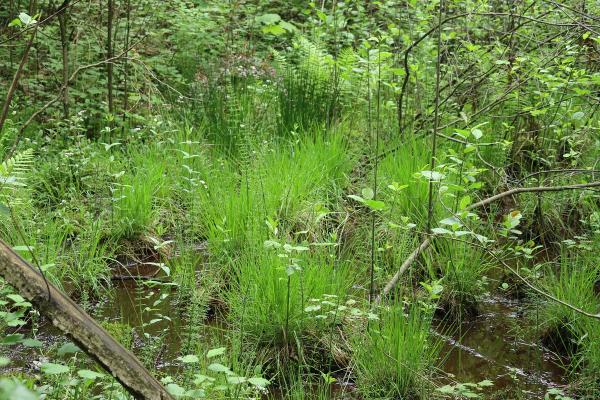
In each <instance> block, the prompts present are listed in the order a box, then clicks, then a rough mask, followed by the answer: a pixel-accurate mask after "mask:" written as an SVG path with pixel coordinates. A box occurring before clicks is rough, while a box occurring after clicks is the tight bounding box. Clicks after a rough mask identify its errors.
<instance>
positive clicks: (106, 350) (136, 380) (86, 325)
mask: <svg viewBox="0 0 600 400" xmlns="http://www.w3.org/2000/svg"><path fill="white" fill-rule="evenodd" d="M0 276H2V277H3V278H4V279H5V280H6V282H7V283H8V284H10V285H11V286H13V287H14V288H15V289H16V290H18V292H19V293H20V294H21V295H22V296H23V297H24V298H26V299H27V300H29V301H30V302H31V303H32V304H33V305H34V306H35V307H36V308H37V309H38V310H39V311H40V313H42V314H43V315H45V316H47V317H48V318H49V319H50V320H51V321H52V323H53V324H54V326H56V327H57V328H59V329H60V330H61V331H62V332H64V333H65V334H66V335H67V336H69V337H71V338H72V339H73V340H74V341H75V342H76V343H77V344H78V345H79V346H80V347H81V348H82V349H83V350H84V351H85V352H86V353H87V354H88V355H89V356H90V357H92V358H93V359H95V360H96V361H97V362H98V363H99V364H100V365H101V366H102V367H103V368H104V369H105V370H106V371H108V372H109V373H110V374H111V375H112V376H114V377H115V378H116V379H117V380H118V381H119V382H120V383H121V384H122V385H123V387H124V388H125V389H126V390H127V391H128V392H129V393H131V395H132V396H133V397H134V398H136V399H143V400H166V399H171V400H172V399H173V398H172V397H171V395H170V394H169V393H168V392H167V391H166V390H165V388H164V387H163V386H162V385H161V384H160V383H159V381H158V380H156V378H154V377H153V376H152V375H151V374H150V372H148V370H147V369H146V368H145V367H144V366H143V365H142V363H141V362H140V361H139V360H138V359H137V358H136V357H135V355H133V353H131V352H130V351H129V350H127V349H125V348H124V347H123V346H122V345H121V344H120V343H119V342H117V341H116V340H115V339H113V338H112V337H111V336H110V335H109V334H108V333H107V332H106V331H105V330H104V329H103V328H102V327H101V326H100V325H98V323H97V322H96V321H94V319H93V318H91V317H90V316H89V315H88V314H87V313H86V312H85V311H84V310H83V309H81V308H80V307H79V306H78V305H77V304H76V303H75V302H74V301H73V300H71V299H70V298H69V297H67V296H66V295H64V294H63V293H62V292H61V291H59V290H58V289H57V288H56V287H55V286H54V285H52V284H47V282H46V281H45V280H44V277H43V276H42V275H41V274H40V273H39V272H38V271H37V270H36V269H35V268H34V267H33V266H32V265H31V264H29V263H28V262H27V261H25V260H23V259H22V258H21V257H20V256H19V255H18V254H17V253H15V252H14V251H13V250H12V248H11V247H10V246H8V245H7V244H6V243H4V242H3V241H1V240H0Z"/></svg>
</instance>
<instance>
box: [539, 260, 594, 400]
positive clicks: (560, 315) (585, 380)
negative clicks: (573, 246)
mask: <svg viewBox="0 0 600 400" xmlns="http://www.w3.org/2000/svg"><path fill="white" fill-rule="evenodd" d="M598 261H599V258H598V256H597V255H596V254H594V253H593V252H588V253H587V254H585V253H584V254H570V252H569V251H568V250H563V253H562V254H561V259H560V265H559V266H558V269H549V271H546V272H547V277H546V278H545V281H544V287H545V290H546V291H547V292H548V293H550V294H552V295H553V296H555V297H556V298H558V299H559V300H561V301H563V302H566V303H568V304H572V305H573V306H575V307H578V308H580V309H582V310H584V311H587V312H589V313H597V312H598V310H600V299H599V298H598V294H597V293H596V286H597V283H598V277H599V275H600V267H598ZM541 320H542V321H544V322H543V324H542V325H541V327H542V329H543V331H544V336H545V342H546V343H547V344H549V345H551V346H552V347H554V348H555V349H558V350H559V351H561V352H563V353H566V355H568V356H569V357H571V364H570V367H569V370H570V372H571V374H573V376H574V377H575V380H576V381H579V385H577V387H578V389H579V391H581V392H582V393H585V394H586V395H587V394H596V395H597V394H598V393H600V386H599V385H598V380H597V377H598V376H599V375H598V374H599V373H600V346H599V342H598V339H599V338H600V324H598V321H597V320H591V319H589V318H587V317H585V316H583V315H581V314H579V313H577V312H576V311H574V310H572V309H570V308H568V307H566V306H564V305H561V304H559V303H556V302H552V301H547V300H546V301H544V306H543V311H542V315H541Z"/></svg>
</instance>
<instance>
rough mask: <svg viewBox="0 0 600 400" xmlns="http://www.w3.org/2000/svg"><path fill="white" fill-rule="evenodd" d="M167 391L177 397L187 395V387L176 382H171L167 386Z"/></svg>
mask: <svg viewBox="0 0 600 400" xmlns="http://www.w3.org/2000/svg"><path fill="white" fill-rule="evenodd" d="M166 389H167V392H169V393H171V394H172V395H173V396H175V397H180V396H184V395H185V389H184V388H182V387H181V386H179V385H178V384H176V383H169V384H168V385H167V387H166Z"/></svg>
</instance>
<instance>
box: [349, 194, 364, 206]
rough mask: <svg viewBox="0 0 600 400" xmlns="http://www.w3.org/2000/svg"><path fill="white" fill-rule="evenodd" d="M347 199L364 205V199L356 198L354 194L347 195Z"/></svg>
mask: <svg viewBox="0 0 600 400" xmlns="http://www.w3.org/2000/svg"><path fill="white" fill-rule="evenodd" d="M348 197H350V198H351V199H352V200H356V201H358V202H359V203H363V204H364V203H365V199H363V198H362V197H360V196H357V195H355V194H349V195H348Z"/></svg>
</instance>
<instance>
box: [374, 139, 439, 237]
mask: <svg viewBox="0 0 600 400" xmlns="http://www.w3.org/2000/svg"><path fill="white" fill-rule="evenodd" d="M427 146H428V145H427V142H426V141H423V140H416V139H415V140H408V141H407V142H406V143H403V144H402V145H401V146H400V147H399V148H398V150H397V151H394V152H393V153H391V154H390V155H388V156H387V157H385V158H383V159H382V160H381V162H380V163H379V173H380V176H381V178H380V180H381V183H382V187H381V190H380V193H381V199H382V200H383V201H384V202H386V204H388V205H389V206H390V211H391V214H392V215H396V218H395V219H394V221H397V217H398V216H406V217H409V219H410V222H412V223H415V224H417V225H420V224H421V223H423V221H425V219H426V216H427V204H428V193H429V184H428V182H427V181H426V180H423V179H417V178H415V176H414V175H415V173H417V172H420V171H422V170H427V169H429V166H428V165H429V162H430V158H431V155H430V151H429V150H428V148H427ZM388 185H394V186H397V187H403V186H405V187H404V188H402V189H401V190H400V191H393V190H390V189H388V188H387V186H388Z"/></svg>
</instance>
